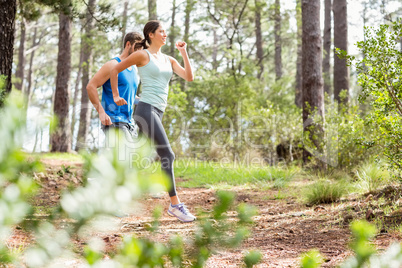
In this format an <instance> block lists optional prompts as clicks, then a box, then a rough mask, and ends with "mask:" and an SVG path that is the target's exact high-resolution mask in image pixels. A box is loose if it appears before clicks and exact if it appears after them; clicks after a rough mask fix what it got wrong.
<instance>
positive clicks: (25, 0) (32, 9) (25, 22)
mask: <svg viewBox="0 0 402 268" xmlns="http://www.w3.org/2000/svg"><path fill="white" fill-rule="evenodd" d="M18 13H19V20H20V39H19V48H18V65H17V69H16V71H15V78H16V82H15V83H14V86H15V88H16V89H18V90H21V91H26V90H25V86H24V85H25V83H24V79H25V54H26V52H27V51H26V49H25V40H26V36H27V33H26V29H27V27H29V22H31V21H34V20H37V19H38V18H39V17H40V7H39V5H38V4H37V3H36V2H35V1H29V0H18ZM35 30H36V28H35ZM25 93H27V92H25ZM28 97H29V95H28V93H27V98H28Z"/></svg>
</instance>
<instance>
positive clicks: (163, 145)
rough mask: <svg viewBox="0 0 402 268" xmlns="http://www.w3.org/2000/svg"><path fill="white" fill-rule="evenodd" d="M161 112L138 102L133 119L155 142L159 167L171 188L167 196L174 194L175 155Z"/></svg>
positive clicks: (142, 131) (141, 131)
mask: <svg viewBox="0 0 402 268" xmlns="http://www.w3.org/2000/svg"><path fill="white" fill-rule="evenodd" d="M162 117H163V112H162V111H161V110H159V109H157V108H156V107H154V106H152V105H150V104H148V103H145V102H141V101H140V102H139V103H138V105H137V107H136V108H135V112H134V121H135V123H136V124H137V126H138V128H139V130H140V133H143V134H145V135H146V136H147V137H148V138H150V139H151V140H152V142H154V143H155V147H156V152H157V153H158V155H159V157H160V158H161V167H162V170H163V171H164V172H166V174H167V175H168V176H169V178H170V181H171V188H170V189H169V196H170V197H172V196H176V186H175V180H174V171H173V161H174V158H175V155H174V153H173V150H172V147H171V146H170V143H169V140H168V137H167V135H166V131H165V129H164V128H163V125H162Z"/></svg>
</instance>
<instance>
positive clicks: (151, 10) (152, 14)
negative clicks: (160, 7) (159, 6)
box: [148, 0, 158, 20]
mask: <svg viewBox="0 0 402 268" xmlns="http://www.w3.org/2000/svg"><path fill="white" fill-rule="evenodd" d="M148 18H149V20H157V19H158V14H157V12H156V0H148Z"/></svg>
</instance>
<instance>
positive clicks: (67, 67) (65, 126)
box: [50, 11, 72, 152]
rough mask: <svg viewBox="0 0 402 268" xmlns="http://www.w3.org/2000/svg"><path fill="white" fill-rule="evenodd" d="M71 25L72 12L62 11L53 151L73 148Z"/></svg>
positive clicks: (54, 106)
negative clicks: (71, 127) (70, 117)
mask: <svg viewBox="0 0 402 268" xmlns="http://www.w3.org/2000/svg"><path fill="white" fill-rule="evenodd" d="M71 25H72V21H71V18H70V14H69V13H68V12H67V14H66V13H65V11H61V12H60V15H59V46H58V47H59V52H58V55H57V75H56V91H55V93H54V102H53V112H54V115H55V116H56V117H57V119H58V125H57V127H56V128H55V130H54V132H53V134H52V135H51V138H50V141H51V151H52V152H68V151H70V150H71V142H70V141H71V130H70V120H69V110H70V90H69V79H70V73H71Z"/></svg>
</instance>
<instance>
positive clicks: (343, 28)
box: [333, 0, 349, 104]
mask: <svg viewBox="0 0 402 268" xmlns="http://www.w3.org/2000/svg"><path fill="white" fill-rule="evenodd" d="M333 8H334V46H335V48H339V49H342V50H344V51H346V52H347V51H348V21H347V2H346V0H336V1H334V4H333ZM342 90H346V95H345V96H344V97H341V96H340V93H341V91H342ZM334 99H335V100H336V101H338V103H341V102H342V103H344V104H346V103H347V102H348V99H349V68H348V67H347V66H346V60H344V59H340V58H339V57H338V56H335V57H334Z"/></svg>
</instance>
